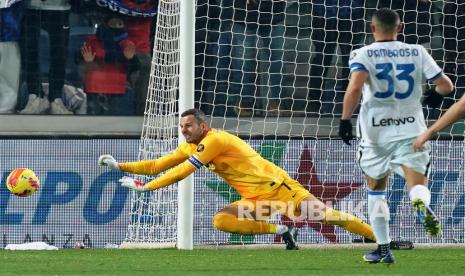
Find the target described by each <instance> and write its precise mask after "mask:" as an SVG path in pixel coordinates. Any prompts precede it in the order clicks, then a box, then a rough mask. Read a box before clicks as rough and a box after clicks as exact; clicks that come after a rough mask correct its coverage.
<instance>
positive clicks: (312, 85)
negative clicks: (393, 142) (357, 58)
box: [307, 0, 365, 116]
mask: <svg viewBox="0 0 465 276" xmlns="http://www.w3.org/2000/svg"><path fill="white" fill-rule="evenodd" d="M363 7H364V0H353V1H351V0H314V1H313V2H312V11H311V13H312V30H311V31H312V34H311V39H312V43H313V46H314V51H313V53H312V59H311V61H310V63H311V68H310V81H309V93H308V96H307V99H308V101H309V103H308V109H307V111H308V112H310V113H311V114H312V115H315V116H319V115H321V113H328V114H334V113H341V112H342V109H341V108H342V99H343V96H344V91H345V90H346V87H347V84H348V77H349V67H347V64H349V54H350V52H351V51H352V50H354V49H357V48H360V47H361V46H362V45H361V44H362V43H363V39H364V33H365V23H364V20H363V19H364V9H363ZM337 47H339V50H340V53H341V56H340V57H341V62H342V66H340V67H338V68H341V70H340V71H339V69H338V70H337V75H336V78H337V82H336V84H335V87H332V88H331V91H324V90H325V87H326V86H328V83H327V80H326V76H327V75H328V73H329V68H330V67H331V65H333V64H332V63H331V61H332V60H333V59H334V58H335V57H336V56H337V53H336V50H337ZM333 90H335V94H334V92H333ZM323 91H324V92H323ZM322 102H323V105H324V106H323V107H322V106H321V103H322ZM335 102H336V103H340V105H339V106H337V109H338V110H339V112H338V111H334V110H333V109H334V105H333V104H334V103H335ZM325 103H326V104H325ZM320 108H322V109H320Z"/></svg>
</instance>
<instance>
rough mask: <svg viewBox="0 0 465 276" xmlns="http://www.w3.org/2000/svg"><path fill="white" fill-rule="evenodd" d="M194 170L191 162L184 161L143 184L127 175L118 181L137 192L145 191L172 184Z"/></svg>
mask: <svg viewBox="0 0 465 276" xmlns="http://www.w3.org/2000/svg"><path fill="white" fill-rule="evenodd" d="M195 170H196V168H195V167H194V166H193V165H192V164H191V163H189V162H187V161H186V162H183V163H182V164H180V165H178V166H176V167H174V168H173V169H171V170H170V171H168V172H167V173H165V174H164V175H162V176H160V177H158V178H156V179H154V180H152V181H150V182H148V183H147V184H144V183H143V182H140V181H138V180H135V179H132V178H130V177H127V176H125V177H123V178H121V179H120V180H119V182H121V186H124V187H127V188H129V189H132V190H135V191H138V192H147V191H152V190H156V189H160V188H163V187H166V186H169V185H171V184H174V183H176V182H178V181H180V180H182V179H184V178H186V177H188V176H189V175H190V174H191V173H193V172H194V171H195Z"/></svg>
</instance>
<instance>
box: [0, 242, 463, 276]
mask: <svg viewBox="0 0 465 276" xmlns="http://www.w3.org/2000/svg"><path fill="white" fill-rule="evenodd" d="M364 251H365V250H361V249H305V250H299V251H285V250H277V249H269V250H268V249H257V250H225V249H218V250H216V249H211V250H193V251H178V250H174V249H162V250H114V249H113V250H104V249H101V250H97V249H95V250H92V249H83V250H74V249H68V250H59V251H7V250H0V264H1V265H0V275H253V276H254V275H340V274H343V275H375V274H376V275H387V274H389V275H454V274H455V275H463V273H465V261H464V260H465V249H445V248H441V249H414V250H408V251H395V252H394V254H395V257H396V258H397V263H396V264H394V265H390V266H387V265H384V264H366V263H362V262H361V261H360V260H361V256H362V254H363V252H364Z"/></svg>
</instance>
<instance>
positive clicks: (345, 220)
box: [323, 209, 376, 241]
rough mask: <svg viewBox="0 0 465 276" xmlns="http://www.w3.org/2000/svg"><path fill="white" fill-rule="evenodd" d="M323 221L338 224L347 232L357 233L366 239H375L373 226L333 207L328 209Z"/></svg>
mask: <svg viewBox="0 0 465 276" xmlns="http://www.w3.org/2000/svg"><path fill="white" fill-rule="evenodd" d="M323 222H324V223H327V224H332V225H339V226H341V227H342V228H344V229H346V230H347V231H349V232H352V233H355V234H359V235H361V236H363V237H365V238H367V239H370V240H372V241H376V238H375V234H374V233H373V228H371V226H370V225H369V224H367V223H365V222H363V221H362V220H361V219H359V218H358V217H356V216H354V215H351V214H348V213H345V212H341V211H338V210H334V209H328V210H327V211H326V216H325V218H324V219H323Z"/></svg>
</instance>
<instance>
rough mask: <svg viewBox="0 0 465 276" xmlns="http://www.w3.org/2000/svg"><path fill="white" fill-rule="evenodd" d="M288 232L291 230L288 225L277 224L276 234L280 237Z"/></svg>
mask: <svg viewBox="0 0 465 276" xmlns="http://www.w3.org/2000/svg"><path fill="white" fill-rule="evenodd" d="M287 230H289V228H287V226H286V225H282V224H277V225H276V234H278V235H282V234H284V233H286V232H287Z"/></svg>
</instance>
